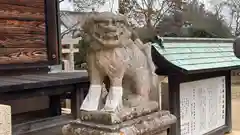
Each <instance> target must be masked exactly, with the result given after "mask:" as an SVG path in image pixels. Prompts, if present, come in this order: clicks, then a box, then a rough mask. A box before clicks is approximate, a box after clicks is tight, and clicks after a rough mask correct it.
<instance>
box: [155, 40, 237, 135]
mask: <svg viewBox="0 0 240 135" xmlns="http://www.w3.org/2000/svg"><path fill="white" fill-rule="evenodd" d="M232 46H233V40H232V39H203V38H202V39H201V38H163V40H162V45H161V46H160V45H159V44H156V43H153V46H152V59H153V61H154V63H155V65H156V66H157V69H156V73H157V74H158V75H161V76H168V91H167V95H168V98H167V101H166V100H163V101H162V102H165V103H167V105H165V106H163V109H169V110H170V111H171V113H172V114H174V115H175V116H176V117H177V118H178V121H177V123H176V124H174V125H173V126H172V127H171V129H170V132H169V135H224V133H227V132H230V131H231V128H232V120H231V70H233V69H237V68H240V59H238V58H237V57H236V56H235V55H234V52H233V47H232ZM164 92H166V91H163V93H164Z"/></svg>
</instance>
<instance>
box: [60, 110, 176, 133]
mask: <svg viewBox="0 0 240 135" xmlns="http://www.w3.org/2000/svg"><path fill="white" fill-rule="evenodd" d="M175 121H176V117H175V116H173V115H171V114H170V113H169V112H168V111H158V112H154V113H151V114H149V115H145V116H141V117H138V118H135V119H132V120H128V121H125V122H122V123H120V124H114V125H103V124H96V123H91V122H84V121H80V120H76V121H73V122H71V123H70V124H68V125H66V126H64V127H63V129H62V132H63V135H121V134H122V135H156V134H160V135H161V134H164V132H165V131H166V130H167V129H168V128H169V126H170V125H171V124H173V123H175Z"/></svg>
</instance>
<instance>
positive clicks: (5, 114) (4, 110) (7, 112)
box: [0, 105, 12, 135]
mask: <svg viewBox="0 0 240 135" xmlns="http://www.w3.org/2000/svg"><path fill="white" fill-rule="evenodd" d="M11 121H12V118H11V107H10V106H8V105H0V135H12V122H11Z"/></svg>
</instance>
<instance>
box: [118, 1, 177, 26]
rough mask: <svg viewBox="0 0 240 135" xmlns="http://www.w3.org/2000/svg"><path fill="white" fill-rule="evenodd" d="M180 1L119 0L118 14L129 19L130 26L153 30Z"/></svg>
mask: <svg viewBox="0 0 240 135" xmlns="http://www.w3.org/2000/svg"><path fill="white" fill-rule="evenodd" d="M176 1H180V0H120V1H119V3H120V6H119V12H120V13H122V14H125V15H126V16H128V18H129V22H130V23H131V24H132V25H138V26H140V27H141V26H146V27H148V28H155V27H156V26H157V24H158V23H159V22H160V21H161V20H162V18H163V17H164V15H165V14H168V13H170V12H171V11H172V9H176V8H175V7H177V4H178V2H176Z"/></svg>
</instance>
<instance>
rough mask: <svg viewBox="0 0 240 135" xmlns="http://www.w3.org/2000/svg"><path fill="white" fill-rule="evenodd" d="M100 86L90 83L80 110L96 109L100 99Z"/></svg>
mask: <svg viewBox="0 0 240 135" xmlns="http://www.w3.org/2000/svg"><path fill="white" fill-rule="evenodd" d="M101 90H102V88H101V86H100V85H99V86H98V85H92V86H90V89H89V91H88V94H87V96H86V98H85V99H84V101H83V103H82V106H81V108H80V109H81V110H85V111H96V110H98V107H99V103H100V99H101Z"/></svg>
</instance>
